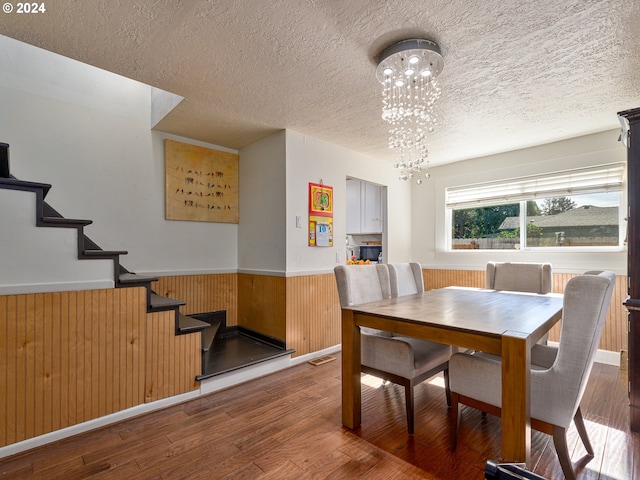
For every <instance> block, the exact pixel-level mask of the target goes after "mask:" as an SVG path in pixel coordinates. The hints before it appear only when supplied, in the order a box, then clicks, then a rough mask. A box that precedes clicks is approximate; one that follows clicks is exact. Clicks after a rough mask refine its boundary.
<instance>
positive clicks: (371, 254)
mask: <svg viewBox="0 0 640 480" xmlns="http://www.w3.org/2000/svg"><path fill="white" fill-rule="evenodd" d="M380 252H382V245H361V246H360V260H370V261H372V262H377V261H378V257H379V256H380Z"/></svg>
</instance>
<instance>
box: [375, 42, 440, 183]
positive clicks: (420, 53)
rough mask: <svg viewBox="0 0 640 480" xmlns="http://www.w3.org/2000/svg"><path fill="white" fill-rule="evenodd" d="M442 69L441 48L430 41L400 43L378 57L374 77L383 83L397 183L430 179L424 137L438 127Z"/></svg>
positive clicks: (383, 114)
mask: <svg viewBox="0 0 640 480" xmlns="http://www.w3.org/2000/svg"><path fill="white" fill-rule="evenodd" d="M443 68H444V59H443V58H442V55H441V54H440V48H439V47H438V45H437V44H436V43H435V42H432V41H430V40H422V39H410V40H403V41H401V42H398V43H394V44H393V45H391V46H390V47H388V48H387V49H386V50H385V51H384V52H382V55H381V56H380V63H379V64H378V68H377V69H376V77H377V78H378V80H379V81H380V83H382V119H383V120H385V121H386V122H388V123H389V148H393V149H397V151H398V153H399V156H398V162H397V163H395V164H394V166H395V167H396V168H398V169H399V170H400V180H408V179H414V178H415V179H416V183H418V184H421V183H422V181H423V180H422V179H423V177H424V178H429V177H430V174H429V171H428V168H427V167H428V165H427V157H428V155H429V151H428V149H427V137H428V135H430V134H431V133H433V132H434V130H435V126H436V124H437V121H436V118H435V115H434V108H433V107H434V104H435V103H436V100H437V99H438V97H440V88H439V87H438V85H437V84H436V77H437V76H438V75H439V74H440V72H441V71H442V69H443ZM423 171H424V173H423Z"/></svg>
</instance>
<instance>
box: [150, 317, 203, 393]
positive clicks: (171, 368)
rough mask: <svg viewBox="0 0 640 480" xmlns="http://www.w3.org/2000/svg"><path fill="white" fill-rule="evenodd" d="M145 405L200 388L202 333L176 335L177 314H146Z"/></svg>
mask: <svg viewBox="0 0 640 480" xmlns="http://www.w3.org/2000/svg"><path fill="white" fill-rule="evenodd" d="M146 323H147V326H146V330H145V331H146V336H147V341H146V345H147V349H146V358H145V365H146V373H145V396H144V399H145V402H153V401H156V400H160V399H162V398H167V397H172V396H174V395H179V394H181V393H186V392H190V391H191V390H195V389H196V388H198V386H199V385H198V384H199V382H197V381H196V375H200V373H201V370H202V361H201V351H202V338H201V334H200V333H195V334H189V335H179V336H176V334H175V313H174V312H158V313H150V314H147V320H146Z"/></svg>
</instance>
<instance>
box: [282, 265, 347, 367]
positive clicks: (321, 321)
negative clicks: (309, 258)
mask: <svg viewBox="0 0 640 480" xmlns="http://www.w3.org/2000/svg"><path fill="white" fill-rule="evenodd" d="M341 318H342V317H341V310H340V300H339V298H338V289H337V288H336V278H335V275H334V274H333V273H330V274H323V275H308V276H301V277H289V278H287V348H293V349H295V351H296V353H295V354H294V355H293V356H298V355H304V354H307V353H311V352H316V351H318V350H322V349H324V348H328V347H332V346H334V345H338V344H339V343H341V342H342V339H341V329H340V321H341Z"/></svg>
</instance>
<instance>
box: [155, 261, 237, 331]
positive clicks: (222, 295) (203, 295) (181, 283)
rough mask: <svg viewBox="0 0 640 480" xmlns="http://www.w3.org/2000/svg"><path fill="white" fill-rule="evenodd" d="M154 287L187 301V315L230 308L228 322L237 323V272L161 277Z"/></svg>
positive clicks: (181, 310)
mask: <svg viewBox="0 0 640 480" xmlns="http://www.w3.org/2000/svg"><path fill="white" fill-rule="evenodd" d="M151 288H153V290H154V291H156V292H157V293H158V294H159V295H162V296H165V297H169V298H176V299H178V300H182V301H183V302H186V305H184V306H182V307H180V312H181V313H183V314H184V315H191V314H194V313H206V312H213V311H215V310H226V311H227V325H228V326H233V325H237V324H238V274H237V273H216V274H202V275H176V276H168V277H159V279H158V281H157V282H154V283H152V284H151Z"/></svg>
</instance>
